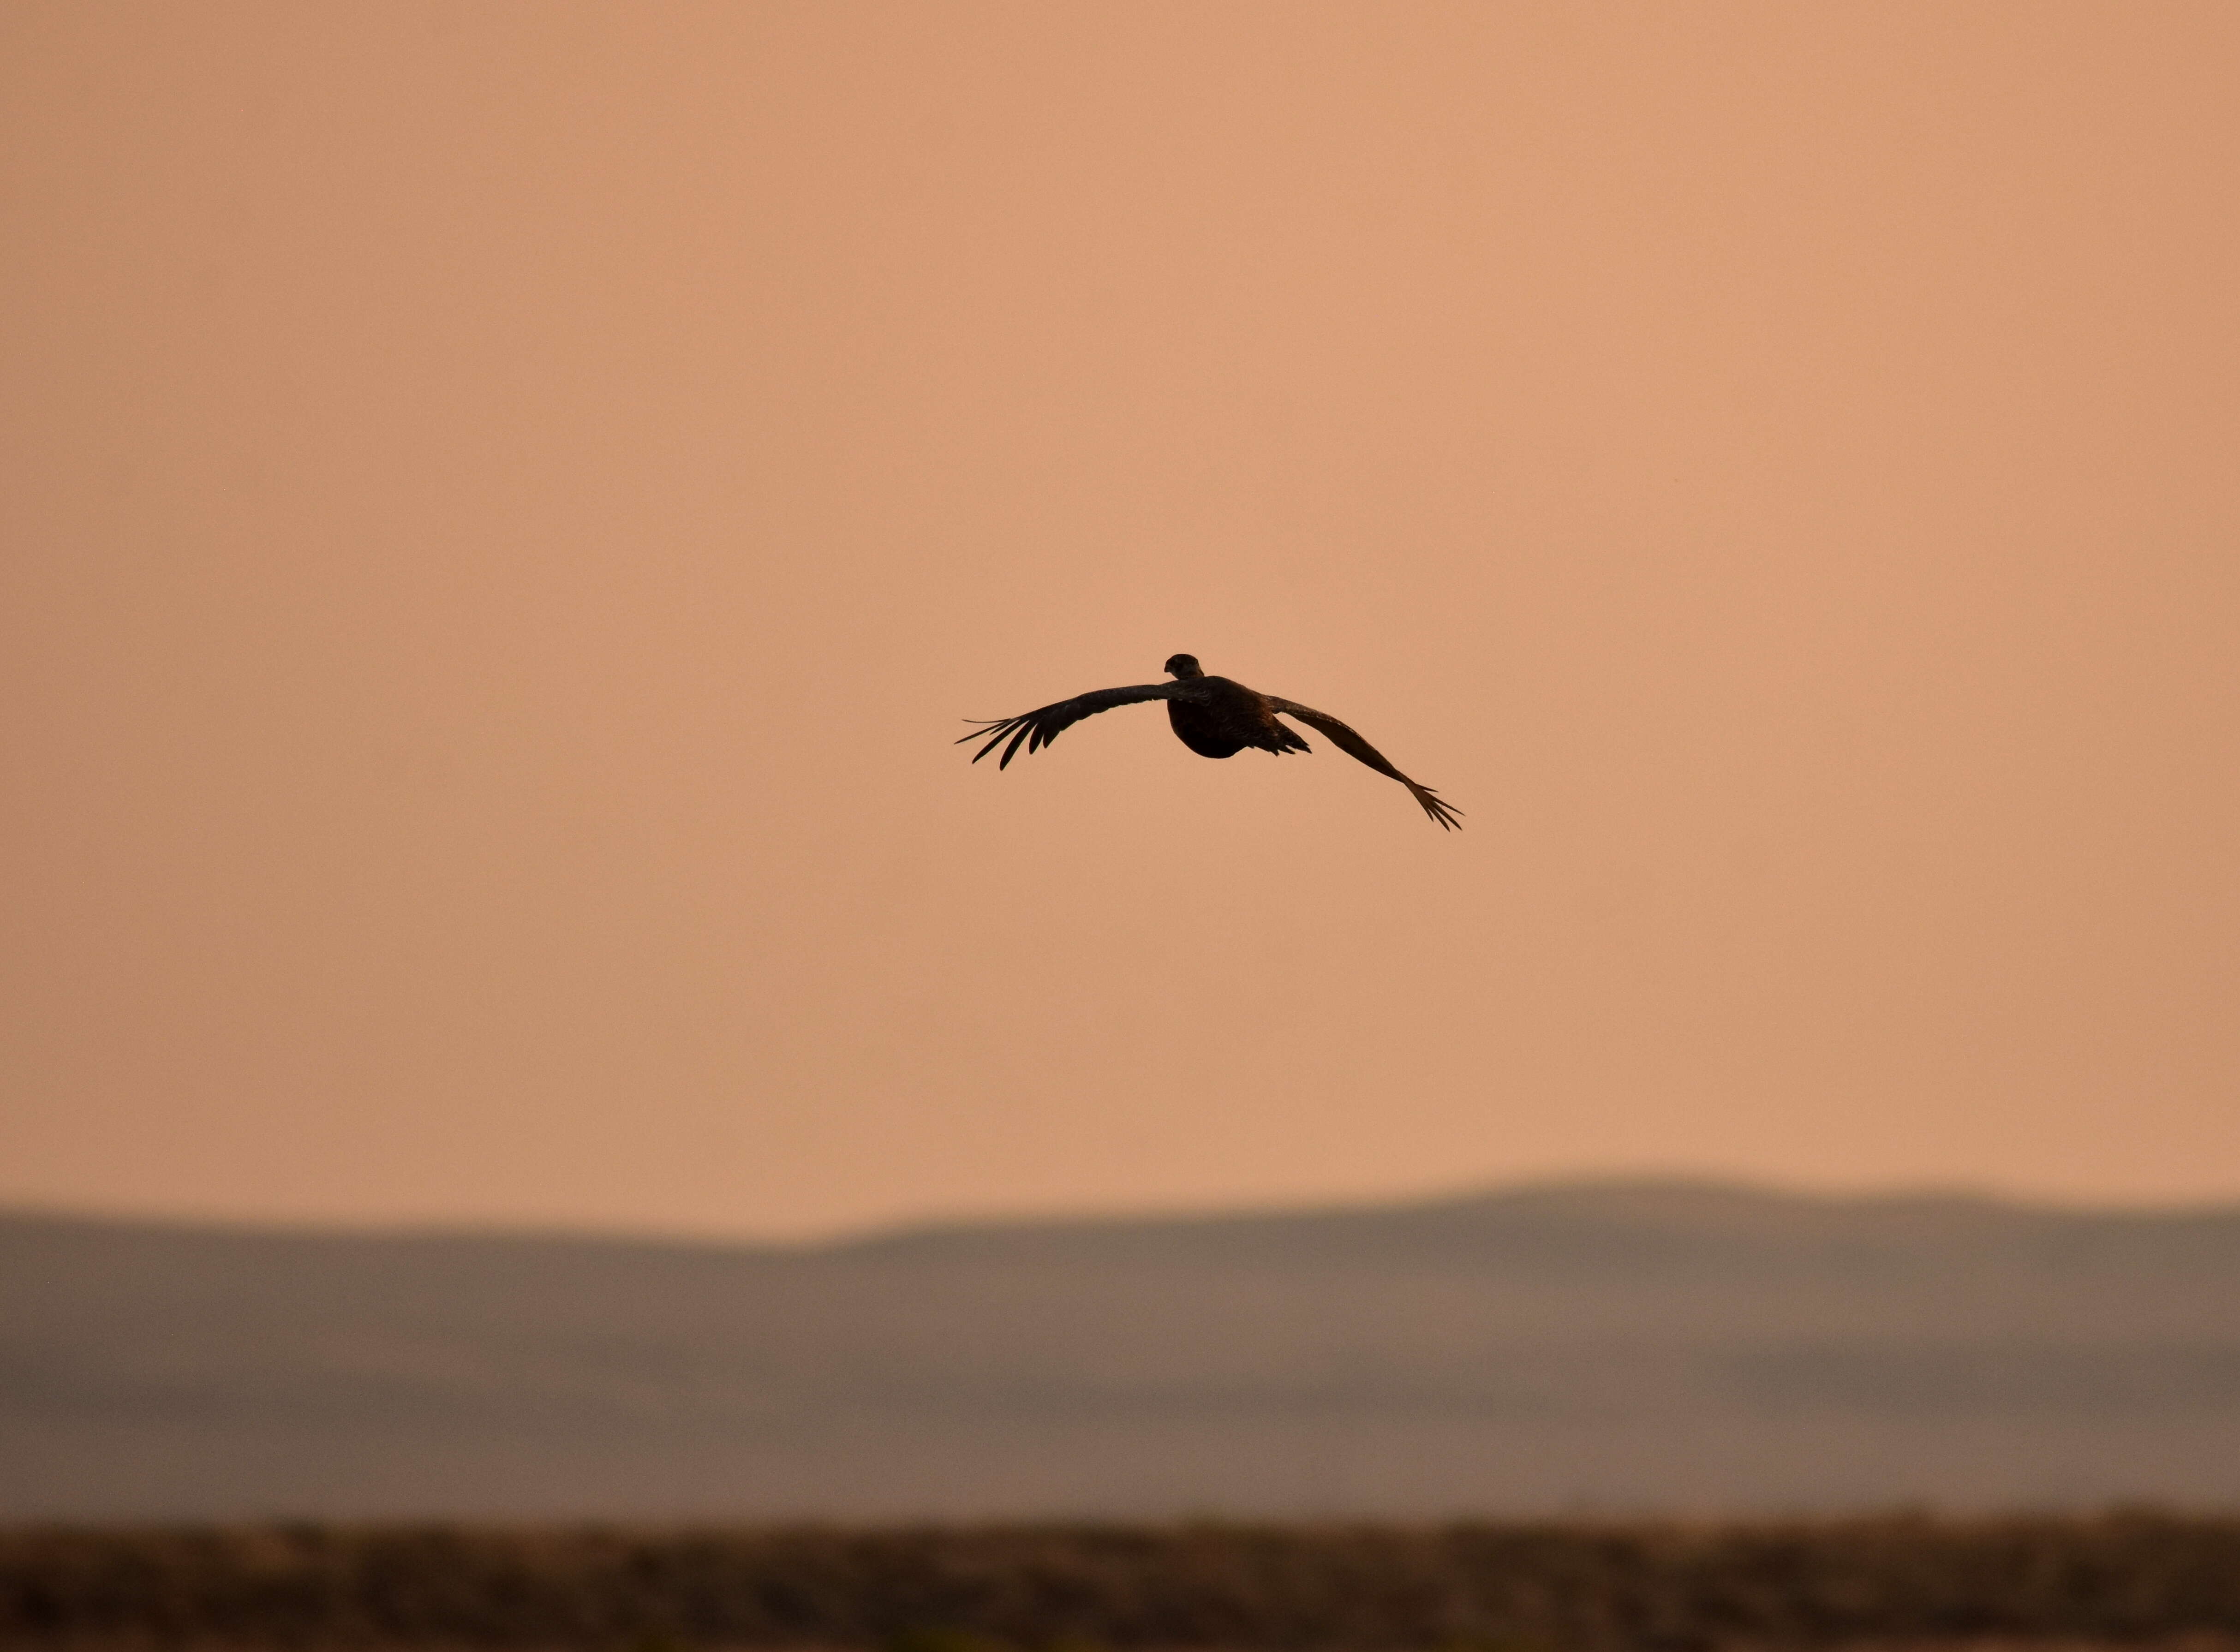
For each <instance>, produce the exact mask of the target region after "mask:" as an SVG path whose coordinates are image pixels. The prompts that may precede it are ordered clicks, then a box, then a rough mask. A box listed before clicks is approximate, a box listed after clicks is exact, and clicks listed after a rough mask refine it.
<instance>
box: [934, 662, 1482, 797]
mask: <svg viewBox="0 0 2240 1652" xmlns="http://www.w3.org/2000/svg"><path fill="white" fill-rule="evenodd" d="M1165 669H1167V670H1168V671H1170V673H1172V674H1173V676H1174V678H1175V680H1174V681H1173V682H1172V683H1138V684H1137V685H1136V686H1135V687H1134V688H1128V689H1097V691H1096V692H1095V693H1093V694H1077V695H1076V696H1074V697H1073V698H1072V699H1070V700H1060V701H1059V702H1058V703H1057V704H1056V705H1046V706H1043V707H1042V708H1041V709H1039V710H1035V711H1029V712H1025V713H1023V714H1022V715H1020V716H1016V717H1002V718H998V719H996V720H994V721H992V722H983V723H981V724H980V726H979V727H978V728H977V729H974V730H973V731H972V732H971V733H970V734H968V735H966V736H964V738H963V740H959V741H958V742H957V744H958V745H960V746H961V745H963V744H964V743H965V742H966V741H970V740H985V741H986V742H987V743H986V744H985V745H983V746H982V747H981V748H980V749H979V750H977V751H976V752H974V753H973V754H972V761H973V762H975V763H977V762H979V761H980V759H981V758H983V757H984V756H987V755H988V754H989V753H990V752H991V751H993V750H994V749H996V748H997V746H1003V757H1002V758H1001V760H999V761H998V762H997V764H996V766H997V768H998V769H1008V768H1010V766H1011V759H1012V758H1014V757H1016V756H1018V755H1019V748H1020V747H1021V746H1022V745H1023V746H1025V747H1026V749H1028V750H1029V751H1030V752H1032V751H1039V750H1041V749H1043V747H1044V746H1046V745H1048V744H1050V742H1051V741H1053V740H1055V739H1057V737H1058V736H1060V735H1062V734H1063V733H1064V732H1065V731H1066V730H1067V729H1070V728H1071V727H1073V725H1074V724H1075V723H1078V722H1080V721H1081V720H1082V719H1083V717H1089V716H1096V715H1097V713H1098V712H1099V711H1110V709H1112V708H1113V707H1114V706H1116V705H1134V704H1135V703H1137V702H1138V701H1142V700H1164V701H1165V702H1166V703H1167V721H1168V723H1170V724H1171V725H1173V728H1174V731H1175V738H1176V739H1177V740H1179V741H1181V742H1182V743H1183V744H1184V745H1186V746H1188V747H1189V748H1190V749H1191V750H1192V751H1195V752H1196V753H1197V755H1198V756H1201V757H1233V756H1236V755H1237V753H1238V752H1240V751H1242V750H1243V749H1245V748H1246V747H1247V746H1250V747H1251V748H1252V749H1254V750H1256V751H1272V752H1274V753H1275V754H1276V755H1277V756H1282V755H1283V753H1284V752H1287V751H1308V750H1311V749H1312V748H1311V747H1310V746H1309V745H1308V744H1307V743H1306V741H1305V740H1304V739H1303V738H1302V737H1301V736H1300V735H1299V733H1298V731H1297V729H1292V728H1290V726H1288V725H1287V724H1285V723H1280V722H1278V721H1277V713H1278V712H1281V713H1282V714H1283V716H1287V717H1297V719H1298V720H1299V721H1300V722H1301V723H1305V724H1306V725H1307V726H1308V727H1309V728H1310V729H1320V730H1321V731H1322V732H1323V733H1324V734H1326V735H1328V736H1330V742H1331V743H1332V744H1334V745H1335V746H1337V749H1339V750H1340V751H1343V752H1344V753H1345V754H1346V755H1347V756H1350V757H1356V758H1358V759H1359V760H1360V761H1361V762H1363V763H1367V764H1368V765H1369V766H1370V768H1371V769H1375V770H1377V773H1378V774H1380V775H1389V776H1391V777H1392V778H1393V779H1395V780H1397V781H1398V782H1399V783H1401V784H1402V785H1403V786H1405V787H1406V788H1407V789H1408V790H1409V792H1410V794H1411V795H1412V796H1414V797H1415V799H1416V801H1417V803H1421V804H1422V805H1423V812H1424V813H1425V814H1427V815H1429V816H1430V817H1431V818H1432V819H1433V820H1435V821H1437V822H1438V823H1439V824H1440V825H1442V826H1443V827H1445V828H1447V829H1449V830H1450V831H1451V830H1453V829H1455V828H1456V827H1457V826H1458V825H1460V824H1461V822H1460V820H1459V819H1457V816H1459V815H1460V814H1461V813H1462V811H1461V810H1460V809H1456V808H1454V807H1453V806H1451V805H1450V804H1447V803H1441V802H1440V801H1439V799H1438V796H1437V794H1436V793H1434V792H1433V791H1432V790H1431V789H1430V787H1429V786H1419V785H1417V783H1415V782H1414V781H1412V780H1410V779H1409V778H1408V776H1405V775H1403V774H1402V773H1401V772H1400V771H1399V770H1398V769H1395V768H1394V767H1393V766H1392V765H1391V764H1390V763H1387V762H1385V761H1384V754H1383V752H1381V751H1379V750H1377V748H1376V747H1375V746H1372V745H1370V743H1369V742H1367V741H1366V740H1363V738H1362V737H1361V736H1359V735H1357V734H1356V733H1354V731H1353V730H1352V729H1349V728H1347V727H1346V726H1345V724H1343V723H1340V722H1339V721H1338V720H1337V718H1336V717H1333V716H1330V714H1329V713H1327V712H1323V711H1317V710H1315V709H1313V708H1312V707H1311V706H1303V705H1299V704H1297V703H1294V702H1292V701H1290V700H1278V699H1277V698H1276V697H1275V696H1273V695H1269V694H1261V693H1258V692H1257V691H1256V690H1254V689H1248V688H1246V687H1245V686H1244V685H1243V683H1232V682H1230V680H1229V679H1228V678H1227V677H1225V676H1206V674H1205V673H1204V672H1203V671H1202V670H1200V669H1198V663H1197V656H1194V655H1189V654H1177V655H1176V656H1173V657H1172V658H1171V659H1170V660H1169V661H1168V662H1167V663H1166V668H1165ZM1006 739H1008V740H1009V741H1010V744H1009V745H1004V741H1005V740H1006Z"/></svg>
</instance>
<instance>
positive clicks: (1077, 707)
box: [957, 683, 1197, 769]
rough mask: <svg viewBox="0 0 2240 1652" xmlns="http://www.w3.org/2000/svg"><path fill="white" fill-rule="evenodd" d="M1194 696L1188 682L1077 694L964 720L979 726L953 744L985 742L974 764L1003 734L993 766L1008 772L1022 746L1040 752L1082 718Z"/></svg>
mask: <svg viewBox="0 0 2240 1652" xmlns="http://www.w3.org/2000/svg"><path fill="white" fill-rule="evenodd" d="M1195 698H1197V693H1195V692H1193V690H1192V685H1191V684H1190V683H1138V684H1137V685H1136V686H1135V687H1134V688H1132V689H1097V691H1096V692H1095V693H1094V694H1077V695H1075V696H1073V698H1072V699H1070V700H1060V701H1059V702H1058V703H1057V704H1056V705H1046V706H1043V708H1042V709H1040V710H1038V711H1029V712H1024V713H1023V714H1022V715H1020V716H1016V717H1001V718H998V719H997V720H995V721H993V722H990V721H987V720H984V719H980V718H967V719H966V721H967V722H977V723H979V724H980V726H979V727H978V728H977V729H974V730H973V731H972V732H971V733H970V734H968V735H966V736H964V737H963V739H961V740H958V741H957V744H958V745H960V746H961V745H963V743H965V741H967V740H980V739H985V740H986V741H987V744H986V745H984V746H983V747H981V748H980V749H979V750H977V751H976V752H974V753H973V754H972V761H973V762H975V763H977V762H979V761H980V759H981V758H983V757H984V756H987V755H988V754H989V753H990V752H991V751H993V750H994V749H996V748H997V746H1002V745H1003V738H1004V736H1006V735H1008V736H1010V741H1011V743H1010V745H1008V746H1003V760H1002V761H1001V762H1000V763H997V765H996V767H997V768H998V769H1008V768H1010V766H1011V759H1012V758H1013V757H1016V756H1018V753H1019V747H1020V746H1021V745H1022V744H1023V745H1024V746H1025V747H1026V749H1028V751H1029V752H1037V751H1040V750H1041V749H1043V747H1044V746H1046V745H1048V744H1050V742H1051V741H1053V740H1055V739H1057V737H1058V736H1060V735H1062V734H1063V733H1064V732H1065V731H1066V730H1067V729H1070V728H1071V727H1073V725H1074V724H1075V723H1078V722H1080V721H1081V720H1082V719H1083V717H1093V716H1096V715H1097V713H1098V712H1100V711H1110V709H1112V708H1113V707H1114V706H1116V705H1134V704H1135V703H1137V701H1138V700H1190V699H1195Z"/></svg>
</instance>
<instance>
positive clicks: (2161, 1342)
mask: <svg viewBox="0 0 2240 1652" xmlns="http://www.w3.org/2000/svg"><path fill="white" fill-rule="evenodd" d="M2235 1279H2240V1210H2232V1209H2214V1210H2203V1211H2200V1212H2196V1213H2190V1214H2137V1215H2111V1214H2104V1213H2102V1214H2088V1213H2077V1212H2064V1211H2056V1210H2050V1209H2023V1208H2016V1207H2010V1206H2003V1205H1999V1204H1995V1203H1990V1202H1982V1201H1977V1200H1970V1199H1962V1198H1944V1197H1939V1198H1915V1199H1888V1200H1877V1201H1854V1202H1834V1201H1822V1200H1808V1199H1801V1198H1791V1197H1783V1196H1775V1195H1770V1194H1765V1193H1758V1192H1751V1191H1747V1190H1742V1189H1730V1188H1720V1187H1709V1186H1688V1185H1675V1184H1634V1185H1617V1184H1614V1185H1607V1186H1599V1187H1578V1188H1557V1189H1538V1190H1526V1191H1516V1192H1510V1193H1505V1194H1499V1195H1490V1196H1483V1197H1477V1198H1470V1199H1461V1200H1455V1201H1451V1202H1442V1203H1431V1204H1422V1205H1412V1206H1396V1207H1390V1208H1376V1209H1352V1210H1337V1211H1330V1212H1325V1213H1317V1214H1304V1215H1293V1216H1243V1217H1234V1218H1206V1219H1202V1220H1195V1221H1138V1222H1121V1221H1115V1222H1075V1223H1051V1224H1027V1225H1017V1226H1004V1227H982V1228H970V1227H958V1228H950V1229H923V1230H917V1231H910V1232H902V1233H897V1234H894V1235H891V1236H884V1237H877V1238H871V1239H866V1240H862V1241H858V1242H850V1243H846V1244H841V1245H835V1246H831V1247H829V1248H823V1249H805V1250H782V1249H746V1248H722V1247H713V1246H708V1247H692V1246H683V1245H669V1244H653V1243H630V1242H619V1241H607V1240H591V1239H570V1238H552V1237H544V1238H534V1237H459V1236H448V1237H447V1236H386V1237H383V1236H337V1235H314V1234H303V1233H255V1232H246V1231H219V1230H213V1229H185V1228H164V1227H153V1226H131V1225H120V1224H109V1223H97V1222H76V1221H64V1220H58V1219H50V1218H37V1217H30V1216H19V1217H16V1218H13V1219H10V1220H8V1221H6V1222H4V1223H0V1517H10V1518H17V1519H30V1518H49V1517H71V1518H87V1517H94V1518H116V1517H163V1518H234V1517H250V1516H257V1515H280V1514H301V1515H350V1516H366V1515H410V1516H422V1515H537V1516H548V1515H563V1516H577V1515H600V1516H603V1517H621V1516H627V1515H651V1516H657V1517H662V1518H673V1517H679V1516H686V1515H722V1516H727V1517H728V1516H753V1517H774V1516H775V1517H784V1516H794V1515H813V1516H833V1517H893V1516H920V1515H927V1516H938V1517H961V1516H983V1515H1046V1514H1063V1515H1106V1516H1117V1515H1160V1516H1163V1515H1177V1514H1190V1513H1219V1514H1227V1515H1302V1514H1307V1515H1326V1514H1343V1515H1397V1516H1406V1517H1428V1516H1437V1515H1447V1514H1454V1513H1503V1514H1516V1513H1548V1512H1560V1511H1573V1512H1576V1511H1579V1510H1583V1509H1585V1510H1597V1509H1598V1510H1604V1511H1611V1510H1632V1509H1660V1510H1679V1511H1729V1512H1733V1511H1779V1510H1795V1509H1850V1508H1858V1507H1862V1506H1887V1505H1890V1504H1893V1503H1897V1502H1927V1503H1933V1504H1937V1505H1942V1506H1947V1507H1957V1508H1977V1509H1981V1508H2012V1507H2018V1506H2022V1507H2048V1506H2057V1507H2077V1506H2082V1505H2089V1504H2097V1503H2100V1502H2105V1501H2108V1500H2111V1499H2130V1500H2141V1499H2147V1500H2158V1501H2164V1502H2181V1503H2191V1504H2196V1505H2202V1504H2223V1505H2230V1504H2231V1503H2232V1502H2235V1501H2240V1293H2236V1292H2235V1290H2234V1289H2233V1281H2234V1280H2235Z"/></svg>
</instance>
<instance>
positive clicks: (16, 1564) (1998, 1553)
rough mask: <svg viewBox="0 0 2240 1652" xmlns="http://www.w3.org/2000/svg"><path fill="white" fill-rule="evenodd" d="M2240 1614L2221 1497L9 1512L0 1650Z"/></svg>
mask: <svg viewBox="0 0 2240 1652" xmlns="http://www.w3.org/2000/svg"><path fill="white" fill-rule="evenodd" d="M1971 1641H1972V1642H1991V1641H2003V1642H2009V1643H2013V1642H2039V1643H2048V1642H2069V1643H2070V1644H2076V1643H2078V1642H2099V1643H2102V1644H2103V1645H2104V1644H2111V1643H2129V1644H2133V1645H2142V1644H2148V1643H2156V1644H2161V1645H2165V1646H2167V1645H2173V1644H2188V1643H2190V1644H2196V1645H2201V1646H2210V1645H2219V1646H2229V1645H2231V1644H2234V1643H2235V1642H2240V1518H2229V1519H2207V1518H2181V1517H2177V1516H2165V1515H2151V1514H2121V1515H2107V1516H2103V1517H2096V1518H2078V1519H2055V1518H2045V1519H2019V1518H2017V1519H2003V1520H1988V1521H1976V1522H1941V1521H1933V1520H1929V1519H1922V1518H1898V1517H1893V1518H1886V1519H1873V1520H1857V1521H1847V1522H1812V1523H1803V1522H1797V1523H1786V1524H1772V1523H1758V1524H1747V1525H1731V1526H1718V1527H1686V1526H1680V1525H1651V1524H1607V1525H1586V1524H1537V1525H1525V1524H1511V1525H1491V1524H1454V1525H1445V1526H1437V1527H1431V1526H1418V1527H1402V1526H1367V1525H1363V1526H1337V1525H1331V1526H1313V1527H1310V1526H1274V1525H1242V1524H1202V1525H1179V1526H1164V1527H1152V1526H1120V1525H1010V1526H985V1527H922V1528H908V1529H902V1528H897V1529H838V1528H832V1529H810V1528H791V1529H717V1528H706V1529H622V1528H605V1529H601V1528H581V1529H559V1528H549V1529H503V1528H469V1527H436V1526H427V1527H403V1526H393V1527H340V1526H317V1525H302V1524H299V1525H288V1526H272V1527H255V1528H252V1527H238V1528H215V1527H205V1528H177V1529H15V1530H12V1531H0V1643H4V1644H5V1645H8V1646H11V1647H23V1648H35V1647H36V1648H45V1647H55V1648H62V1647H83V1648H93V1647H105V1648H113V1649H115V1648H128V1647H143V1648H152V1647H159V1646H160V1647H210V1648H215V1647H223V1646H233V1647H244V1648H245V1647H266V1648H300V1649H327V1648H376V1647H385V1648H401V1647H427V1648H437V1647H443V1648H453V1649H461V1648H501V1647H503V1648H515V1647H518V1648H544V1649H561V1648H585V1649H597V1652H653V1649H656V1648H670V1649H678V1648H691V1647H717V1646H737V1647H746V1646H758V1647H830V1648H849V1647H882V1648H884V1649H887V1652H1002V1649H1021V1652H1054V1649H1069V1648H1070V1649H1088V1648H1093V1647H1097V1646H1103V1647H1110V1648H1115V1649H1120V1648H1136V1647H1165V1648H1183V1647H1208V1648H1214V1647H1219V1648H1231V1649H1241V1648H1262V1647H1264V1648H1298V1649H1314V1648H1330V1649H1372V1648H1376V1649H1403V1648H1425V1649H1431V1648H1446V1649H1454V1652H1463V1649H1478V1652H1496V1649H1512V1652H1526V1649H1548V1652H1564V1649H1588V1652H1603V1649H1611V1652H1616V1649H1631V1648H1648V1649H1671V1652H1692V1649H1710V1648H1770V1647H1798V1648H1804V1647H1814V1648H1818V1647H1840V1646H1846V1645H1850V1646H1864V1645H1870V1644H1877V1643H1879V1644H1882V1645H1884V1646H1888V1645H1891V1644H1894V1643H1899V1642H1911V1643H1915V1644H1921V1643H1925V1642H1942V1643H1945V1644H1948V1645H1949V1644H1952V1643H1956V1642H1971Z"/></svg>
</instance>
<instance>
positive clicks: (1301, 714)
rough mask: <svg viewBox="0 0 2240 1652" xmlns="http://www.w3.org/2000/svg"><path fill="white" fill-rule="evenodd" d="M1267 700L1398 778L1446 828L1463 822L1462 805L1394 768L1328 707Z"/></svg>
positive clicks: (1455, 826) (1371, 765) (1373, 765)
mask: <svg viewBox="0 0 2240 1652" xmlns="http://www.w3.org/2000/svg"><path fill="white" fill-rule="evenodd" d="M1268 703H1269V704H1270V705H1271V706H1273V707H1274V708H1275V709H1277V710H1278V711H1280V712H1282V713H1283V715H1284V716H1287V717H1297V719H1298V720H1299V721H1300V722H1302V723H1305V724H1306V725H1307V726H1308V727H1309V728H1310V729H1321V730H1322V731H1323V733H1324V734H1326V735H1328V736H1330V743H1331V744H1332V745H1335V746H1336V747H1337V749H1339V750H1340V751H1343V753H1345V754H1346V756H1349V757H1357V758H1359V759H1360V760H1361V761H1362V762H1363V763H1367V764H1368V765H1369V766H1370V768H1371V769H1375V770H1377V773H1378V774H1380V775H1390V776H1392V778H1393V779H1395V780H1397V781H1398V782H1399V783H1401V784H1402V785H1403V786H1405V787H1406V788H1407V789H1409V791H1410V793H1412V794H1413V795H1414V796H1415V799H1416V801H1417V803H1421V804H1423V812H1424V813H1425V814H1427V815H1429V816H1430V817H1431V818H1432V819H1433V820H1436V821H1437V822H1438V823H1439V824H1440V825H1442V826H1443V827H1445V828H1446V829H1448V830H1449V831H1453V830H1454V829H1456V828H1457V827H1458V826H1459V825H1460V824H1461V821H1460V820H1459V818H1457V817H1458V816H1460V815H1461V814H1462V812H1463V811H1462V810H1461V809H1457V808H1455V807H1454V806H1453V805H1452V804H1450V803H1441V802H1440V801H1439V798H1438V794H1437V793H1436V792H1434V791H1433V790H1432V789H1430V787H1429V786H1419V785H1417V783H1415V782H1414V781H1412V780H1410V779H1409V778H1408V776H1405V775H1403V774H1402V773H1401V772H1400V771H1399V770H1398V769H1395V768H1394V767H1393V766H1392V765H1391V764H1390V763H1387V762H1385V761H1384V754H1383V752H1381V751H1379V750H1378V749H1377V748H1376V747H1375V746H1372V745H1370V743H1369V742H1367V741H1366V740H1363V738H1362V737H1361V736H1359V735H1357V734H1356V733H1354V731H1353V730H1352V729H1349V728H1347V727H1346V726H1345V724H1343V723H1340V722H1339V721H1338V720H1337V718H1336V717H1334V716H1330V713H1328V712H1327V711H1317V710H1316V709H1314V708H1313V707H1312V706H1306V705H1298V704H1296V703H1293V702H1291V701H1290V700H1278V699H1277V698H1276V697H1275V696H1273V695H1270V696H1269V698H1268Z"/></svg>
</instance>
